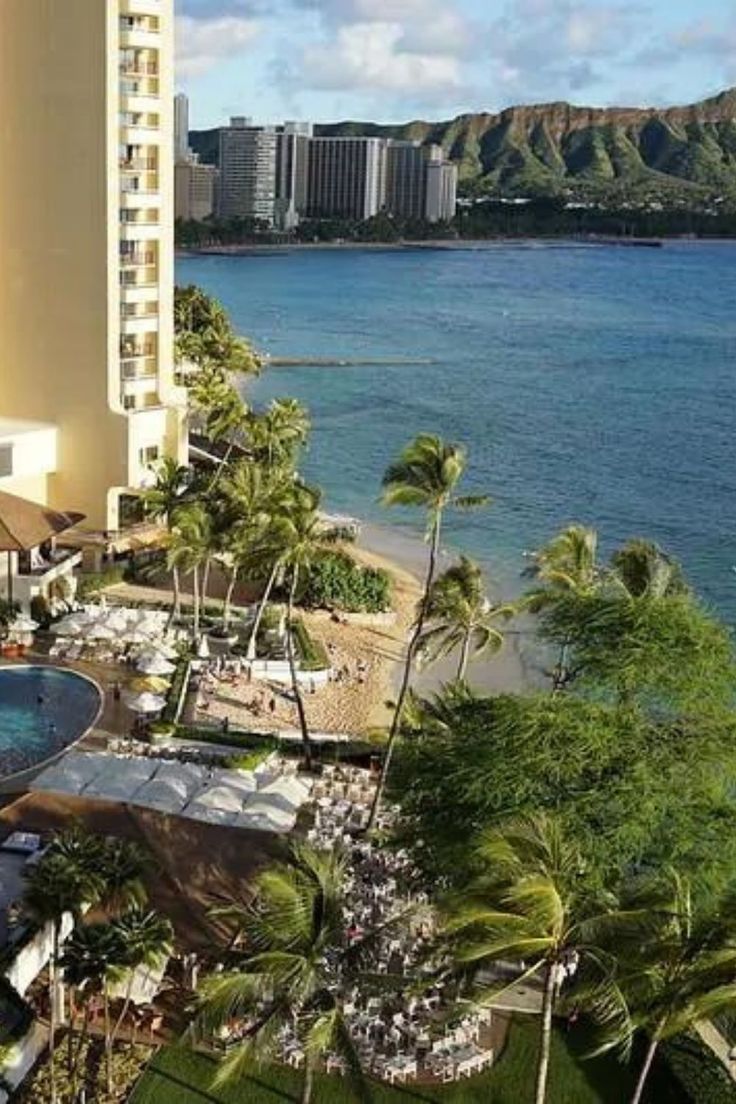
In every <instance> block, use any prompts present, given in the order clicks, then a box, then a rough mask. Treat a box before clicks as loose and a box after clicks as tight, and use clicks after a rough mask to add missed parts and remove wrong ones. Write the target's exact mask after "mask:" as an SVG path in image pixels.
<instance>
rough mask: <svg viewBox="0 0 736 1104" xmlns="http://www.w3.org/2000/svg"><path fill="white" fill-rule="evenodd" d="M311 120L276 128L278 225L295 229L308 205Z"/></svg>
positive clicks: (280, 227)
mask: <svg viewBox="0 0 736 1104" xmlns="http://www.w3.org/2000/svg"><path fill="white" fill-rule="evenodd" d="M311 138H312V124H311V123H295V122H286V123H283V124H282V125H281V126H277V127H276V225H277V226H278V227H279V229H280V230H292V229H293V228H294V227H295V226H297V224H298V223H299V216H300V215H301V214H302V213H303V212H304V211H305V210H306V207H307V188H308V184H309V147H310V144H311Z"/></svg>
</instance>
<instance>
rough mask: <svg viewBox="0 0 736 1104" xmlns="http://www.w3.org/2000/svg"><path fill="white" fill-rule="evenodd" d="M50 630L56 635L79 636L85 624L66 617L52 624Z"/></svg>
mask: <svg viewBox="0 0 736 1104" xmlns="http://www.w3.org/2000/svg"><path fill="white" fill-rule="evenodd" d="M51 631H52V632H53V633H54V634H55V635H56V636H81V635H82V633H83V632H84V631H85V626H84V625H80V624H78V622H76V621H70V620H68V619H67V620H64V621H59V622H58V623H57V624H56V625H52V626H51Z"/></svg>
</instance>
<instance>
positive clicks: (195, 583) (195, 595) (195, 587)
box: [192, 567, 199, 640]
mask: <svg viewBox="0 0 736 1104" xmlns="http://www.w3.org/2000/svg"><path fill="white" fill-rule="evenodd" d="M192 599H193V602H194V639H195V640H196V639H197V638H198V637H199V568H198V567H195V568H194V571H193V572H192Z"/></svg>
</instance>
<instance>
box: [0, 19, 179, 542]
mask: <svg viewBox="0 0 736 1104" xmlns="http://www.w3.org/2000/svg"><path fill="white" fill-rule="evenodd" d="M173 8H174V0H0V439H1V440H2V442H3V445H2V450H0V451H1V452H2V455H0V490H7V491H10V492H11V493H15V494H18V495H23V496H25V497H27V498H32V499H34V500H36V501H39V502H43V503H44V504H46V505H49V506H52V507H55V508H60V509H70V510H79V511H82V512H84V513H85V514H86V516H87V525H89V526H90V527H92V528H98V529H104V530H118V529H120V528H121V527H122V525H123V524H124V521H125V519H126V517H128V516H130V514H132V513H133V512H134V511H131V510H128V507H129V506H131V504H132V503H134V501H135V496H136V493H137V492H139V491H140V489H141V487H143V486H145V484H146V482H148V481H150V479H151V464H152V463H155V461H156V460H158V459H160V458H162V457H163V456H173V457H176V458H177V459H178V460H182V461H183V460H184V459H185V456H186V426H185V417H186V415H185V404H184V395H183V392H182V391H181V390H180V389H179V388H178V387H177V386H176V385H175V381H174V361H173V338H174V334H173V284H174V272H173V265H174V247H173V222H174V184H173V158H172V155H171V152H172V147H173V140H174V132H173V102H174V98H173V43H174V11H173ZM34 427H36V428H37V430H38V432H39V433H41V435H42V436H43V433H46V437H44V438H43V439H44V440H46V441H47V446H46V447H45V448H44V449H43V450H39V451H38V453H36V454H35V459H34V450H32V449H29V448H28V447H26V446H27V444H28V440H29V437H28V434H29V433H30V434H31V436H32V434H33V432H34ZM49 434H50V435H51V436H49ZM40 439H41V438H39V440H40Z"/></svg>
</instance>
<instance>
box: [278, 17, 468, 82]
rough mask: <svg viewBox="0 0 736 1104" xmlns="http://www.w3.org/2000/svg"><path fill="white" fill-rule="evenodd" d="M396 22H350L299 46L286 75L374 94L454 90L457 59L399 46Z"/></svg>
mask: <svg viewBox="0 0 736 1104" xmlns="http://www.w3.org/2000/svg"><path fill="white" fill-rule="evenodd" d="M402 39H403V30H402V28H401V27H400V26H399V25H398V24H396V23H381V22H371V23H350V24H347V25H346V26H342V27H339V28H338V29H337V32H336V35H335V37H334V38H333V39H331V40H329V41H325V42H315V43H311V44H309V45H307V46H305V47H304V49H303V50H302V53H301V57H300V59H299V64H298V69H297V71H296V72H294V73H292V76H291V79H292V81H294V80H297V79H298V80H300V81H303V82H304V83H306V84H307V85H308V87H309V88H312V89H320V90H324V89H333V90H343V89H353V90H361V91H369V92H373V93H411V95H412V97H414V98H416V99H421V98H423V97H425V96H426V95H427V94H428V93H430V94H433V95H435V94H441V93H447V92H450V91H456V90H457V89H458V88H460V86H461V84H462V79H461V68H460V63H459V61H458V59H457V58H456V57H454V56H453V55H452V54H449V53H448V54H420V53H414V52H412V51H409V50H406V49H404V48H403V46H402Z"/></svg>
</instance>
